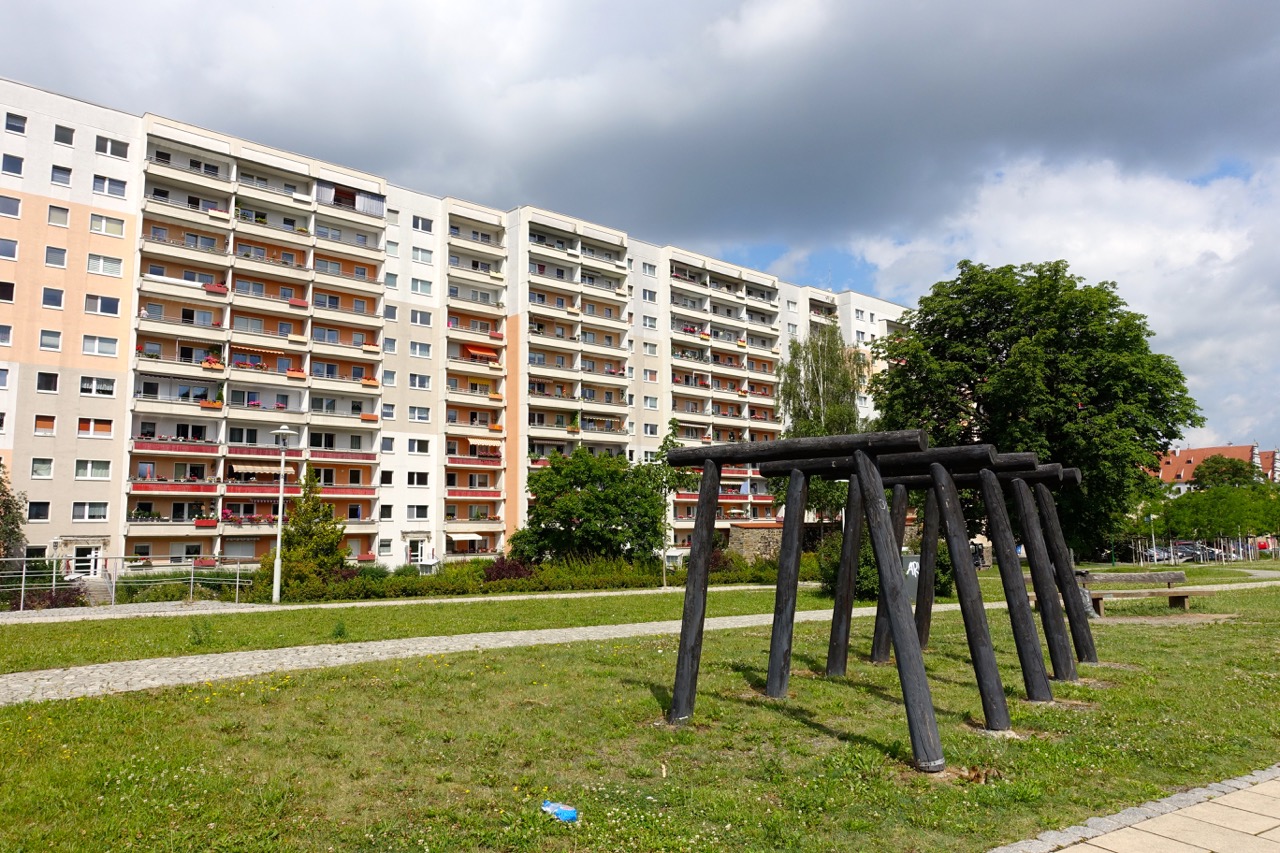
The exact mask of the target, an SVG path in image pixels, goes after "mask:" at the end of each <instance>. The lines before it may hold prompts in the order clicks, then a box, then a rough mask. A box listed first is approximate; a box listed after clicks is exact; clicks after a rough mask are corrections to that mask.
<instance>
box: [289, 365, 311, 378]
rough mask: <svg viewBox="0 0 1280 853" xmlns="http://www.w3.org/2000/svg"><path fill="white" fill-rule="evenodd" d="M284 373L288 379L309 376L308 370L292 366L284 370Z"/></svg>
mask: <svg viewBox="0 0 1280 853" xmlns="http://www.w3.org/2000/svg"><path fill="white" fill-rule="evenodd" d="M284 375H285V378H286V379H306V378H307V372H306V371H305V370H296V369H294V368H292V367H291V368H289V369H288V370H286V371H285V372H284Z"/></svg>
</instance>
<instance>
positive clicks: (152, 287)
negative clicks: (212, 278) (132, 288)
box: [138, 273, 227, 305]
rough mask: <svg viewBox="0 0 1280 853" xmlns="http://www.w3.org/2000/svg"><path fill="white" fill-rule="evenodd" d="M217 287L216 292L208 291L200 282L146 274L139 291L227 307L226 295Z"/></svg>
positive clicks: (149, 294)
mask: <svg viewBox="0 0 1280 853" xmlns="http://www.w3.org/2000/svg"><path fill="white" fill-rule="evenodd" d="M216 287H217V286H216V285H215V286H214V290H206V289H205V285H204V284H202V283H200V282H198V281H187V280H186V279H181V278H170V277H169V276H163V275H151V274H150V273H145V274H143V276H142V280H141V282H140V283H139V286H138V291H139V292H140V293H142V294H144V295H147V296H171V297H174V298H175V299H182V300H190V301H192V302H198V303H203V304H206V305H225V304H226V302H227V297H226V294H225V293H219V292H217V289H216Z"/></svg>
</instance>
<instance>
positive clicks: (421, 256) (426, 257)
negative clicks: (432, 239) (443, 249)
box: [413, 246, 431, 264]
mask: <svg viewBox="0 0 1280 853" xmlns="http://www.w3.org/2000/svg"><path fill="white" fill-rule="evenodd" d="M413 259H414V260H415V261H417V262H418V263H420V264H429V263H431V250H430V249H424V248H422V247H421V246H414V247H413Z"/></svg>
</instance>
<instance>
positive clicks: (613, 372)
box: [582, 367, 630, 385]
mask: <svg viewBox="0 0 1280 853" xmlns="http://www.w3.org/2000/svg"><path fill="white" fill-rule="evenodd" d="M582 375H583V376H590V377H591V378H592V381H594V382H604V383H606V384H608V385H628V384H630V380H629V379H627V372H626V370H619V369H617V368H612V367H597V368H594V369H592V368H587V367H584V368H582Z"/></svg>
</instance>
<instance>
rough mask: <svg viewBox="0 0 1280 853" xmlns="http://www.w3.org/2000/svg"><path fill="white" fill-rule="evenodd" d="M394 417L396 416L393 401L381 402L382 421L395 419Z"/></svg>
mask: <svg viewBox="0 0 1280 853" xmlns="http://www.w3.org/2000/svg"><path fill="white" fill-rule="evenodd" d="M395 418H396V404H395V403H383V404H382V419H383V420H384V421H393V420H395Z"/></svg>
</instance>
